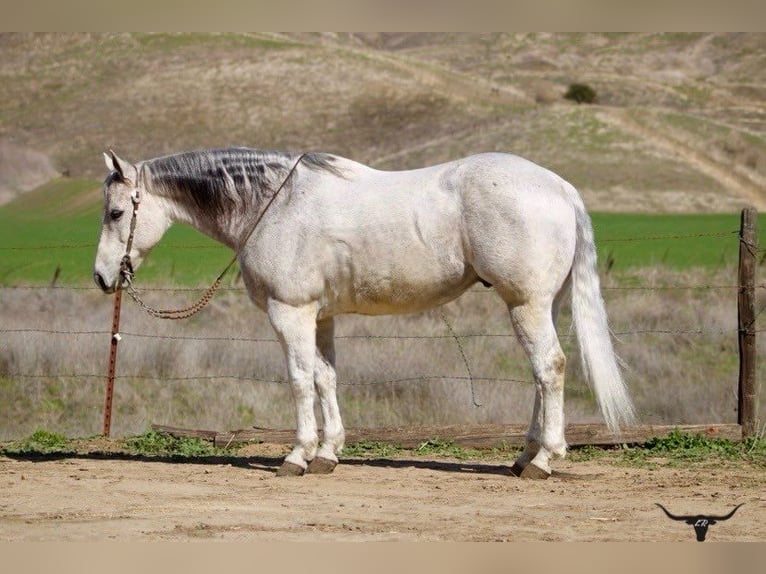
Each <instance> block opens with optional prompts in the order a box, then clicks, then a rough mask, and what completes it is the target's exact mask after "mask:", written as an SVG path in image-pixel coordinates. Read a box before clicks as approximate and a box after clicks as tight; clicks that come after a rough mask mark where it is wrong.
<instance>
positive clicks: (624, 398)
mask: <svg viewBox="0 0 766 574" xmlns="http://www.w3.org/2000/svg"><path fill="white" fill-rule="evenodd" d="M566 186H567V189H568V191H569V195H570V197H571V200H572V204H573V207H574V209H575V213H576V217H577V243H576V247H575V255H574V263H573V264H572V318H573V322H574V325H575V330H576V332H577V342H578V345H579V347H580V358H581V360H582V366H583V372H584V373H585V377H586V379H587V380H588V382H589V383H590V385H591V387H592V388H593V390H594V392H595V394H596V400H597V401H598V404H599V407H600V408H601V413H602V414H603V416H604V419H605V420H606V424H607V426H608V427H609V429H610V430H611V431H612V432H619V429H620V424H621V423H623V424H625V425H630V424H632V423H633V421H634V420H635V411H634V408H633V402H632V401H631V398H630V395H629V394H628V389H627V387H626V386H625V382H624V381H623V379H622V374H621V373H620V368H619V367H618V365H617V357H616V355H615V352H614V347H613V346H612V339H611V333H610V331H609V325H608V322H607V316H606V309H605V308H604V300H603V299H602V297H601V287H600V284H599V278H598V268H597V267H596V245H595V242H594V238H593V226H592V225H591V220H590V216H589V215H588V213H587V212H586V211H585V206H584V205H583V202H582V199H581V198H580V195H579V194H578V193H577V190H575V188H574V187H573V186H572V185H570V184H568V183H566Z"/></svg>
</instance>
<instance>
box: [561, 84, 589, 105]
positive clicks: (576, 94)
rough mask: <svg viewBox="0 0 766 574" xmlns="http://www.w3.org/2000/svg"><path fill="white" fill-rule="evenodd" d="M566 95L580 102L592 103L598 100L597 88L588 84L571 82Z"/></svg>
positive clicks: (568, 98) (569, 98)
mask: <svg viewBox="0 0 766 574" xmlns="http://www.w3.org/2000/svg"><path fill="white" fill-rule="evenodd" d="M564 97H565V98H566V99H567V100H574V101H575V102H577V103H578V104H592V103H594V102H595V101H596V90H594V89H593V88H591V87H590V86H589V85H588V84H570V85H569V89H568V90H567V92H566V94H564Z"/></svg>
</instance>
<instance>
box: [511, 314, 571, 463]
mask: <svg viewBox="0 0 766 574" xmlns="http://www.w3.org/2000/svg"><path fill="white" fill-rule="evenodd" d="M552 307H553V302H547V301H546V302H528V303H525V304H524V305H520V306H518V307H510V306H509V308H510V312H511V321H512V323H513V327H514V329H515V331H516V335H517V336H518V338H519V341H520V342H521V344H522V346H523V347H524V350H525V351H526V353H527V356H528V357H529V360H530V362H531V364H532V370H533V372H534V376H535V387H536V395H535V409H534V413H533V416H532V422H531V424H530V426H529V432H528V433H527V446H526V448H525V449H524V452H523V453H522V454H521V455H520V456H519V458H518V460H517V461H516V463H515V464H514V469H515V471H516V472H519V473H520V474H521V476H522V477H529V478H547V477H548V476H549V475H550V473H551V467H550V460H551V458H555V457H564V456H565V455H566V441H565V439H564V372H565V370H566V358H565V356H564V353H563V351H562V350H561V345H560V344H559V340H558V336H557V334H556V329H555V326H554V319H553V315H554V313H553V309H552Z"/></svg>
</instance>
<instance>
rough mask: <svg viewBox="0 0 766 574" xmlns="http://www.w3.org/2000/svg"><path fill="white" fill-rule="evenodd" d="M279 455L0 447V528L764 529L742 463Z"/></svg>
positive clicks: (674, 532) (609, 536)
mask: <svg viewBox="0 0 766 574" xmlns="http://www.w3.org/2000/svg"><path fill="white" fill-rule="evenodd" d="M248 448H250V447H248ZM281 454H282V453H281V452H280V451H279V449H278V448H276V447H271V448H269V447H267V446H263V445H260V446H258V447H257V448H255V449H254V450H252V449H251V450H248V451H247V452H246V453H244V454H240V455H238V456H236V457H227V458H213V459H206V460H204V461H197V462H178V461H171V460H168V459H149V458H145V457H130V456H126V455H119V454H114V455H108V454H106V455H105V454H82V455H72V456H67V457H65V458H58V459H48V460H44V459H36V460H25V459H18V458H7V457H0V540H6V541H8V540H11V541H15V540H24V541H40V540H43V541H106V540H215V539H223V540H240V541H242V540H244V541H250V540H262V541H274V540H279V541H303V540H312V541H313V540H360V541H381V540H410V541H423V540H448V541H541V540H543V541H570V540H576V541H693V540H694V533H693V528H692V527H691V526H688V525H686V524H685V523H683V522H675V521H672V520H670V519H669V518H667V517H666V516H665V515H664V514H662V512H661V511H660V509H659V508H658V507H657V506H655V503H656V502H659V503H662V504H664V505H665V506H666V507H667V508H668V509H669V510H671V511H672V512H674V513H677V514H698V513H708V514H718V515H722V514H726V513H727V512H729V510H730V509H732V508H733V507H734V506H735V505H736V504H739V503H743V502H744V503H745V505H744V506H743V507H742V508H740V509H739V511H738V512H737V513H736V514H735V515H734V516H733V517H732V518H731V519H729V520H727V521H725V522H719V523H717V524H715V525H713V526H711V527H710V529H709V531H708V535H707V540H708V541H734V540H741V541H766V488H764V486H766V473H764V471H763V470H762V469H759V468H757V467H753V466H751V465H748V464H746V463H744V462H742V463H740V462H735V463H728V464H727V466H726V467H712V466H705V467H701V466H699V465H696V466H691V467H688V468H668V467H660V468H657V469H655V470H648V469H645V468H633V467H626V466H620V465H618V464H615V463H614V461H613V460H611V459H610V458H608V457H607V458H606V459H597V460H592V461H588V462H570V461H559V462H558V463H557V464H556V465H555V467H554V468H555V472H554V475H553V476H552V477H551V478H550V479H549V480H546V481H530V480H522V479H519V478H516V477H514V476H509V467H510V461H505V460H499V459H498V460H482V461H475V462H472V461H456V460H444V459H439V460H435V459H433V458H431V459H428V458H419V457H411V458H406V459H374V460H361V459H344V460H343V464H341V465H340V466H338V467H337V469H336V470H335V473H334V474H333V475H330V476H304V477H300V478H276V477H275V476H274V471H275V469H276V466H277V465H278V463H279V461H280V455H281Z"/></svg>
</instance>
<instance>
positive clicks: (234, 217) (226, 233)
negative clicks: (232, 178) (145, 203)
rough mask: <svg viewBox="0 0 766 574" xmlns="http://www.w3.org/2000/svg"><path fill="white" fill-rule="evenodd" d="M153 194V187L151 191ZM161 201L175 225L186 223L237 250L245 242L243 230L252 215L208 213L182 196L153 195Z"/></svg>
mask: <svg viewBox="0 0 766 574" xmlns="http://www.w3.org/2000/svg"><path fill="white" fill-rule="evenodd" d="M148 191H149V192H150V193H151V186H149V190H148ZM153 195H156V197H157V198H158V199H159V200H160V204H161V205H162V208H163V209H164V210H165V212H166V214H167V216H168V218H169V219H170V221H171V222H173V223H184V224H186V225H190V226H191V227H194V228H195V229H196V230H197V231H199V232H201V233H203V234H205V235H207V236H208V237H211V238H212V239H215V240H216V241H218V242H220V243H223V244H224V245H226V246H227V247H230V248H231V249H234V250H237V249H238V248H239V246H240V243H241V242H242V241H243V238H242V235H243V233H244V231H243V229H244V227H245V226H246V225H247V222H248V221H249V219H250V218H251V217H252V214H248V213H242V212H241V211H238V210H237V209H231V210H229V211H228V212H226V213H224V214H213V213H206V212H205V211H203V210H200V209H198V208H196V207H195V206H194V205H193V201H191V198H189V201H184V200H183V198H182V196H176V197H168V196H167V195H165V194H164V193H156V194H153Z"/></svg>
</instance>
